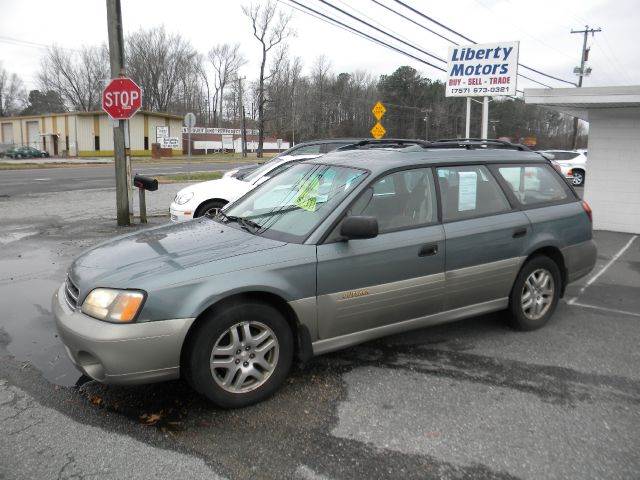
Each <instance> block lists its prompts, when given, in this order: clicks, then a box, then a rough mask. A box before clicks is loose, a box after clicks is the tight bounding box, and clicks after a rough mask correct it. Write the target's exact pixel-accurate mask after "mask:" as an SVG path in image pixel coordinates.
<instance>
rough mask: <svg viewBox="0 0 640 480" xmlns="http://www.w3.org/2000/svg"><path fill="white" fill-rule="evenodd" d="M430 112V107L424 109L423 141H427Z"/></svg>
mask: <svg viewBox="0 0 640 480" xmlns="http://www.w3.org/2000/svg"><path fill="white" fill-rule="evenodd" d="M430 113H431V109H429V108H426V109H424V139H425V141H427V142H428V141H429V114H430Z"/></svg>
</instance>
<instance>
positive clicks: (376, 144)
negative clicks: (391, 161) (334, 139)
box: [337, 138, 431, 151]
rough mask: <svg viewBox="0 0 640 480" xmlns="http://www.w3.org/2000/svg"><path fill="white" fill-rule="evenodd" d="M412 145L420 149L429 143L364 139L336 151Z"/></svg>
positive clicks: (391, 139)
mask: <svg viewBox="0 0 640 480" xmlns="http://www.w3.org/2000/svg"><path fill="white" fill-rule="evenodd" d="M412 145H417V146H420V147H422V148H428V147H429V146H430V145H431V143H430V142H427V141H425V140H418V139H410V138H381V139H373V138H372V139H366V140H360V141H359V142H354V143H352V144H349V145H345V146H343V147H340V148H338V149H337V150H338V151H345V150H357V149H361V148H362V149H369V148H404V147H409V146H412Z"/></svg>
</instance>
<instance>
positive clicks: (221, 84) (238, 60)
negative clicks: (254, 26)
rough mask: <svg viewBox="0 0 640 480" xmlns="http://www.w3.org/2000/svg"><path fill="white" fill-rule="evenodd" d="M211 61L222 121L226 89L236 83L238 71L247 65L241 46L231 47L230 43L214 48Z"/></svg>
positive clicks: (211, 52)
mask: <svg viewBox="0 0 640 480" xmlns="http://www.w3.org/2000/svg"><path fill="white" fill-rule="evenodd" d="M209 61H210V62H211V66H212V67H213V70H214V72H215V77H214V83H215V89H216V92H217V97H218V102H219V105H218V115H219V116H220V120H222V112H223V111H224V109H223V103H224V100H225V97H224V89H225V87H226V86H227V85H228V84H230V83H232V82H234V81H236V80H237V77H238V70H240V67H242V65H244V64H245V63H247V61H246V60H245V58H244V56H243V55H242V53H240V44H239V43H236V44H234V45H231V44H229V43H221V44H218V45H216V46H215V47H213V48H212V49H211V50H210V51H209Z"/></svg>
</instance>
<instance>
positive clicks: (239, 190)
mask: <svg viewBox="0 0 640 480" xmlns="http://www.w3.org/2000/svg"><path fill="white" fill-rule="evenodd" d="M251 188H252V185H250V184H248V183H247V182H242V181H240V180H236V179H235V178H229V177H226V178H220V179H218V180H209V181H207V182H201V183H195V184H193V185H190V186H189V187H185V188H184V189H183V190H188V191H191V192H193V198H192V199H191V200H190V202H189V203H190V204H192V205H193V206H194V210H195V209H196V208H197V207H198V206H199V205H201V204H202V203H203V202H206V201H207V200H211V199H222V200H224V201H226V202H233V201H234V200H237V199H238V198H240V197H241V196H242V195H244V194H245V193H247V192H248V191H249V190H250V189H251ZM181 191H182V190H181Z"/></svg>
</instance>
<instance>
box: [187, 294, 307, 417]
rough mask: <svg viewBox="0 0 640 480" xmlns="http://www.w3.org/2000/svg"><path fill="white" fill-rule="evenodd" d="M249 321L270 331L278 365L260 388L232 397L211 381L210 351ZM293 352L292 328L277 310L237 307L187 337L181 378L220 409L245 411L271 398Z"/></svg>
mask: <svg viewBox="0 0 640 480" xmlns="http://www.w3.org/2000/svg"><path fill="white" fill-rule="evenodd" d="M249 319H250V320H251V321H252V322H260V323H262V324H263V325H266V326H267V327H269V329H271V331H272V332H273V334H274V336H275V339H276V340H277V346H278V355H277V361H276V362H275V368H274V369H273V370H272V372H271V373H270V375H269V376H268V377H267V378H266V380H265V381H264V383H263V384H261V385H260V386H258V387H256V388H254V389H253V390H250V391H246V392H241V393H234V392H230V391H227V390H225V389H224V388H223V387H222V386H221V385H219V384H218V383H217V381H216V380H214V377H213V373H212V369H211V358H212V351H213V348H214V346H215V345H216V342H217V341H218V339H219V338H221V336H222V335H224V334H225V332H226V331H227V330H229V329H230V328H232V327H233V326H235V325H236V324H238V323H240V322H243V321H245V320H249ZM293 350H294V342H293V334H292V332H291V328H290V327H289V324H288V323H287V321H286V320H285V318H284V317H283V316H282V314H281V313H280V312H279V311H278V310H276V309H275V308H274V307H272V306H271V305H268V304H266V303H261V302H255V301H249V302H243V303H237V304H234V305H229V306H227V307H224V308H223V309H221V310H219V311H217V312H214V313H212V314H210V315H209V316H208V317H206V318H203V319H202V321H201V323H200V324H199V325H198V326H197V327H196V330H195V331H194V332H192V334H190V336H189V342H188V344H187V351H186V352H185V356H184V362H185V365H184V367H185V372H184V373H185V374H184V377H185V379H186V380H187V382H188V383H189V384H190V385H191V386H192V387H193V389H194V390H196V391H198V392H199V393H201V394H202V395H204V396H205V397H207V398H208V399H209V400H210V401H211V402H213V403H214V404H215V405H217V406H219V407H222V408H241V407H246V406H248V405H252V404H254V403H257V402H260V401H262V400H264V399H266V398H268V397H270V396H271V395H273V393H274V392H275V391H276V390H278V388H279V387H280V386H281V385H282V383H283V382H284V380H285V379H286V377H287V374H288V373H289V369H290V368H291V363H292V361H293Z"/></svg>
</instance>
